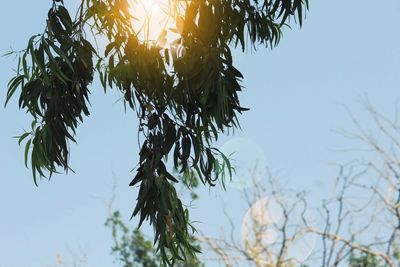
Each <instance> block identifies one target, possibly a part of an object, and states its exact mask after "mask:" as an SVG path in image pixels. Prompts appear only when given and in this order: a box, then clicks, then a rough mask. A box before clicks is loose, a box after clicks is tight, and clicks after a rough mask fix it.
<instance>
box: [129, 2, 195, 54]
mask: <svg viewBox="0 0 400 267" xmlns="http://www.w3.org/2000/svg"><path fill="white" fill-rule="evenodd" d="M187 2H188V1H182V0H131V2H130V11H131V14H132V16H133V19H132V26H133V30H134V31H135V32H136V34H137V36H138V38H139V39H140V40H141V41H142V42H145V43H148V44H149V45H158V46H161V47H164V46H165V45H167V44H169V43H171V42H173V41H174V40H176V39H178V38H179V37H180V32H181V30H182V29H181V28H182V26H181V23H180V21H181V20H182V17H183V15H184V12H185V9H186V5H187Z"/></svg>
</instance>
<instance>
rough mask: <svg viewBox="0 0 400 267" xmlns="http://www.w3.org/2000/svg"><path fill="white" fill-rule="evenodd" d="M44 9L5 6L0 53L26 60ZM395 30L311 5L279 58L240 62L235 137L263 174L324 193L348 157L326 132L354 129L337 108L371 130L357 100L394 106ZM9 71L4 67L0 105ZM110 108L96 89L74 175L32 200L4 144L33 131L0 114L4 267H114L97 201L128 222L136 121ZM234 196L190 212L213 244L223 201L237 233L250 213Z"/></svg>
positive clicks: (341, 8)
mask: <svg viewBox="0 0 400 267" xmlns="http://www.w3.org/2000/svg"><path fill="white" fill-rule="evenodd" d="M75 1H77V0H75ZM68 2H70V1H68ZM71 2H72V1H71ZM49 6H50V1H49V0H48V1H44V0H41V1H3V3H2V14H1V16H0V34H1V41H0V52H1V53H2V54H3V53H5V52H6V51H8V50H9V47H10V46H12V47H13V48H15V49H21V48H24V47H25V44H26V41H27V39H28V38H29V37H30V36H31V35H32V34H35V33H38V32H41V31H42V29H43V26H44V19H45V16H46V13H47V10H48V7H49ZM399 25H400V2H399V1H396V0H383V1H371V0H352V1H348V0H335V1H333V0H327V1H312V2H311V10H310V12H309V13H308V15H307V19H306V20H305V23H304V27H303V28H302V29H301V30H298V29H297V28H296V27H294V29H293V30H289V29H287V30H285V32H284V36H283V39H282V42H281V44H280V45H279V47H278V48H276V49H274V50H273V51H271V50H265V49H262V48H260V49H259V51H258V52H256V53H255V52H248V53H246V54H240V53H237V54H236V57H235V60H236V64H237V66H238V67H239V69H241V70H242V71H243V73H244V76H245V81H244V83H243V84H244V86H245V87H246V89H245V90H244V91H243V93H242V94H241V98H242V103H243V104H244V105H245V106H248V107H250V108H251V111H249V112H247V113H246V114H245V115H244V116H242V117H241V118H240V119H241V124H242V128H243V131H237V132H236V134H235V136H238V137H239V136H242V137H246V138H249V139H251V140H253V141H254V142H256V143H257V144H258V145H259V146H260V148H262V149H263V150H264V152H265V154H266V158H267V164H268V166H269V167H270V168H271V169H272V170H274V171H276V172H278V171H279V177H280V178H281V179H283V180H285V181H287V182H288V184H291V185H292V186H293V187H296V188H299V189H300V188H306V189H308V190H309V191H311V192H312V193H313V194H315V198H316V199H318V197H319V195H321V194H320V193H322V194H324V193H326V192H329V187H328V186H326V185H327V184H329V180H330V179H332V178H333V177H334V175H335V170H334V169H333V168H332V166H330V165H329V163H331V162H337V161H339V162H340V161H344V160H346V159H348V157H349V155H347V154H343V153H338V152H335V151H334V150H335V149H340V148H348V147H350V146H353V144H352V143H351V142H350V141H348V140H346V139H344V138H343V137H341V136H339V135H337V134H335V133H333V131H332V130H335V129H338V128H344V129H348V130H352V129H353V126H352V124H351V121H350V119H349V116H348V114H347V113H346V111H345V110H344V108H343V105H346V106H348V107H349V108H350V109H352V110H353V111H354V113H355V114H356V116H357V117H358V118H359V119H360V120H361V121H362V122H364V121H365V123H367V122H368V120H367V118H368V117H367V115H366V114H365V112H364V110H363V107H362V105H361V104H360V99H361V98H362V97H364V96H368V98H369V99H370V101H371V102H372V103H373V105H374V106H375V107H376V108H377V109H378V110H380V111H381V112H383V113H384V114H387V115H389V116H390V115H392V114H393V111H394V105H395V104H396V101H398V100H399V96H400V35H399ZM15 64H16V62H15V61H13V59H12V58H4V57H3V58H0V66H1V70H2V71H1V73H0V85H1V88H2V90H1V93H0V103H4V98H5V92H6V84H7V81H8V79H9V78H10V76H11V75H12V70H11V68H12V67H13V66H15ZM118 98H119V95H118V94H117V93H116V92H113V91H109V92H108V93H107V95H105V94H104V93H103V91H102V89H101V88H100V87H99V86H98V84H96V83H95V84H94V85H93V88H92V97H91V99H92V108H91V112H92V114H91V116H90V117H89V118H86V119H85V123H84V124H83V125H81V126H80V128H79V130H78V138H77V139H78V145H72V152H71V164H72V166H73V169H74V170H75V171H76V174H72V173H70V174H69V175H55V176H54V177H53V179H52V180H51V181H50V182H47V181H41V182H40V186H39V187H38V188H37V187H35V186H34V185H33V182H32V179H31V173H30V171H29V170H27V169H25V167H24V164H23V149H22V148H19V147H18V145H17V142H16V140H15V139H13V138H12V136H15V135H18V134H19V133H20V132H21V131H22V129H23V128H29V120H30V117H29V116H28V115H26V114H24V112H23V111H19V110H18V108H17V103H16V101H15V99H14V101H13V102H11V103H10V105H9V106H8V108H7V109H3V108H1V109H0V121H1V122H2V128H1V131H0V179H1V183H0V212H1V213H0V214H1V215H0V267H24V266H32V267H43V266H49V265H51V264H52V263H54V262H55V255H56V254H62V255H63V257H64V258H67V259H68V258H72V257H73V255H80V252H81V251H83V252H85V253H86V254H87V258H88V264H87V266H98V267H106V266H107V267H108V266H113V265H112V257H111V256H110V255H109V251H110V249H109V247H110V244H111V238H110V233H109V231H108V229H106V228H105V227H104V226H103V223H104V221H105V218H106V215H107V210H106V207H105V205H104V204H103V200H107V199H108V198H109V197H110V194H111V187H112V184H113V180H114V177H116V179H117V180H118V190H117V197H118V198H117V200H116V202H115V204H114V208H116V209H120V210H121V211H122V212H123V214H124V217H125V218H126V220H128V219H129V216H130V212H131V209H132V208H133V206H134V203H135V197H136V191H134V190H132V189H131V188H128V186H127V185H128V183H129V181H130V180H131V178H132V175H133V174H132V173H130V170H131V169H132V168H133V167H134V165H135V164H136V160H137V152H138V149H137V146H136V142H135V140H136V127H137V120H136V118H135V116H134V114H132V113H130V112H128V113H127V114H125V113H124V111H123V107H122V105H121V103H116V104H115V101H116V100H117V99H118ZM365 123H364V124H365ZM367 126H368V125H367ZM229 138H231V137H226V138H224V139H223V140H222V141H221V143H222V142H223V141H224V140H228V139H229ZM324 185H325V187H324ZM324 190H325V191H324ZM239 193H240V191H239V190H237V189H234V188H230V189H229V192H227V193H222V191H221V190H220V189H219V188H216V189H215V190H214V189H213V190H211V191H210V192H209V191H208V190H203V192H202V193H201V196H200V197H201V201H200V202H199V203H198V204H197V208H196V209H195V210H193V211H192V215H193V219H194V220H197V221H201V222H202V223H199V224H198V227H199V228H200V229H202V230H203V231H204V232H205V233H206V234H209V235H218V231H219V227H220V226H222V225H223V224H224V223H226V222H225V221H224V220H223V215H222V214H221V213H222V212H221V205H219V204H218V203H220V201H219V199H220V198H223V199H224V202H225V203H227V205H228V210H230V211H231V212H232V216H233V217H234V218H237V219H238V220H237V223H238V225H239V224H240V220H241V219H240V218H241V217H242V216H243V215H244V213H245V212H246V210H245V205H244V203H242V201H241V199H240V198H239V197H238V196H239ZM218 196H220V197H218ZM102 199H103V200H102ZM216 203H217V204H216ZM240 207H243V208H240ZM131 224H132V225H134V222H132V223H131Z"/></svg>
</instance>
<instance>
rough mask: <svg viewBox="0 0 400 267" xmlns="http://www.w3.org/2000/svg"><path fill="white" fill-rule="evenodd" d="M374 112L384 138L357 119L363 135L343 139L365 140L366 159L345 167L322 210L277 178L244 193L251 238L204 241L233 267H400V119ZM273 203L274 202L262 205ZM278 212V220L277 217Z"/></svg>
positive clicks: (217, 257)
mask: <svg viewBox="0 0 400 267" xmlns="http://www.w3.org/2000/svg"><path fill="white" fill-rule="evenodd" d="M367 111H368V113H369V114H370V117H371V118H372V121H373V122H374V124H375V126H376V127H375V128H377V129H378V131H377V132H372V131H371V130H370V129H366V128H365V127H363V126H362V125H361V123H360V122H359V121H358V120H356V119H355V118H354V117H353V116H352V119H353V122H354V125H355V126H356V127H357V129H358V131H357V133H355V134H354V133H348V132H345V133H344V134H345V135H346V136H347V137H349V138H352V140H355V141H361V143H362V145H363V147H362V150H357V151H364V153H363V154H362V155H360V158H357V159H355V160H352V161H350V162H348V163H346V164H339V165H338V167H339V171H338V175H337V177H336V179H335V188H334V190H333V191H334V194H333V195H332V196H331V197H330V198H328V199H325V200H324V201H323V202H322V205H320V204H318V206H319V207H318V206H317V207H315V203H313V202H312V201H311V200H310V199H308V197H307V194H306V192H298V191H294V190H290V189H289V188H287V187H285V188H283V187H282V186H280V184H279V183H278V182H277V180H276V179H274V178H273V177H272V176H271V175H270V176H269V178H270V179H269V183H268V185H267V186H265V185H262V184H256V186H254V187H253V189H250V190H246V191H245V192H244V196H245V199H246V200H247V202H248V204H249V211H248V213H247V214H249V216H248V217H247V220H246V218H245V220H244V221H243V223H242V234H243V229H245V233H246V235H242V240H241V242H240V241H238V240H237V239H235V238H234V236H233V235H231V238H226V237H221V238H215V237H202V238H201V239H200V241H201V242H202V243H203V244H205V245H206V246H207V247H208V249H209V250H210V251H211V252H213V253H214V254H215V255H216V259H217V260H218V261H220V262H222V263H223V266H226V267H233V266H244V265H245V264H250V265H251V266H257V267H270V266H271V267H272V266H274V267H275V266H280V267H292V266H301V264H303V266H322V267H331V266H348V267H383V266H390V267H394V266H399V265H400V247H399V244H400V243H399V242H400V228H399V222H400V197H399V196H400V183H399V177H400V170H399V156H398V150H399V149H400V142H399V140H400V127H399V123H398V121H397V116H396V117H395V119H394V120H390V119H388V118H387V117H385V116H383V115H382V114H380V113H378V112H377V111H376V110H375V109H373V108H372V107H371V106H370V105H369V104H368V105H367ZM396 115H398V114H396ZM368 154H369V155H368ZM266 196H267V201H269V202H267V201H265V202H261V204H262V205H259V204H258V203H260V199H261V200H263V199H265V197H266ZM271 207H272V208H271ZM273 208H275V211H276V212H277V214H276V217H279V218H278V219H274V218H271V214H270V211H271V210H272V209H273ZM315 208H318V209H317V212H315V213H314V215H312V214H311V215H310V211H311V210H312V209H315ZM231 225H234V224H233V223H231ZM233 230H234V229H232V233H233ZM272 232H273V233H274V235H273V238H272V240H271V236H272V235H271V233H272ZM310 240H311V241H310ZM299 244H300V245H301V246H299ZM296 245H297V246H296ZM305 247H306V248H307V249H308V254H307V255H304V256H303V257H301V258H299V257H297V255H293V254H292V253H291V252H292V251H293V249H295V250H301V249H304V248H305Z"/></svg>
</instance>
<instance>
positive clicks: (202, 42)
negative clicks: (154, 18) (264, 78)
mask: <svg viewBox="0 0 400 267" xmlns="http://www.w3.org/2000/svg"><path fill="white" fill-rule="evenodd" d="M132 1H133V0H132ZM137 1H139V0H137ZM174 2H175V1H171V0H170V1H169V7H172V6H173V5H174ZM177 2H178V1H177ZM131 4H132V3H131V1H128V0H82V3H81V5H80V7H79V10H78V12H77V16H76V17H75V18H74V19H72V18H71V16H70V13H69V11H68V10H67V9H66V8H65V7H64V3H63V1H62V0H53V4H52V7H51V9H50V10H49V12H48V18H47V26H46V28H45V31H44V32H43V33H42V34H39V35H35V36H33V37H32V38H31V39H30V40H29V42H28V46H27V48H26V50H23V51H22V52H21V54H20V58H19V64H18V68H17V73H16V75H15V77H13V78H12V79H11V80H10V82H9V84H8V92H7V99H6V104H7V102H8V101H9V100H10V98H11V97H12V96H13V95H14V94H15V92H16V91H17V89H19V90H20V91H19V92H20V93H19V94H20V97H19V106H20V108H22V109H25V110H27V111H28V112H29V113H30V114H31V115H32V117H33V122H32V127H31V128H32V131H30V132H25V133H23V134H22V135H21V136H20V138H19V143H21V142H23V141H25V163H26V165H27V166H28V165H30V167H31V169H32V174H33V179H34V182H35V184H37V177H38V176H39V177H46V176H51V175H52V174H53V173H56V172H58V171H59V168H60V167H61V168H62V169H64V170H65V171H68V170H69V169H70V166H69V162H68V161H69V142H71V141H72V142H75V138H76V129H77V126H78V124H79V123H82V122H83V118H84V117H85V116H88V115H89V109H88V106H89V95H90V92H89V86H90V84H91V83H92V81H93V77H94V74H95V73H98V74H99V77H100V81H101V84H102V86H103V87H104V90H105V91H106V90H108V89H110V88H116V89H118V90H120V91H121V93H122V94H123V96H124V103H125V105H126V106H128V107H129V108H131V109H132V110H133V111H134V112H136V114H137V116H138V118H139V126H138V134H139V135H140V137H141V139H140V140H142V142H141V147H140V152H139V162H138V167H137V169H136V173H135V175H134V178H133V180H132V182H131V183H130V186H139V188H140V189H139V194H138V197H137V203H136V207H135V209H134V211H133V216H139V218H140V222H139V226H140V225H141V224H142V223H143V222H144V221H146V220H148V221H149V222H150V224H151V225H153V226H154V232H155V240H154V241H155V243H157V248H158V251H159V253H160V255H161V258H162V261H163V264H164V265H173V264H174V262H175V261H176V260H185V258H186V257H187V256H193V255H194V254H195V252H197V248H196V247H195V246H193V245H192V244H191V243H192V242H191V237H192V231H194V230H195V229H194V228H193V227H192V226H191V224H190V221H189V215H188V210H187V209H186V208H184V206H183V205H182V202H181V200H180V199H179V197H178V195H177V192H176V190H175V187H174V184H175V183H178V182H179V178H178V177H182V176H183V177H187V178H188V179H189V180H191V179H192V178H193V177H194V176H196V177H198V178H199V179H200V180H201V181H202V183H203V184H208V185H210V186H214V185H215V184H216V183H217V182H218V181H219V182H221V183H222V184H224V181H225V180H226V178H229V176H230V175H231V171H232V168H231V165H230V163H229V160H228V158H227V157H226V156H225V155H223V154H222V153H221V152H220V151H219V150H218V149H216V148H214V147H213V142H214V141H216V140H217V139H218V134H219V133H220V132H222V133H223V132H226V131H228V130H229V129H234V128H237V127H239V122H238V117H237V116H238V114H240V113H242V112H243V111H246V110H247V109H246V108H244V107H242V106H241V105H240V101H239V97H238V93H239V92H240V91H241V90H242V87H241V85H240V83H241V80H242V79H243V76H242V74H241V72H240V71H239V70H238V69H237V68H235V66H234V65H233V58H232V53H231V49H232V48H235V47H238V46H239V47H241V49H242V51H245V49H246V48H247V47H248V46H249V47H250V48H257V47H258V46H259V45H264V46H266V47H274V46H276V45H277V44H278V42H279V40H280V38H281V29H282V27H283V26H284V25H286V23H288V21H289V20H290V19H294V20H297V21H298V23H299V24H300V25H301V24H302V19H303V17H304V13H303V12H304V9H307V8H308V1H307V0H264V1H262V0H260V1H256V0H252V1H251V0H241V1H239V0H208V1H206V0H204V1H179V5H184V9H183V10H184V12H173V11H171V12H170V14H169V16H171V17H172V18H173V19H174V21H176V25H177V29H176V31H177V32H179V38H177V39H176V40H175V41H173V42H172V43H171V44H169V45H168V46H162V45H157V44H156V43H151V42H149V41H146V40H141V39H140V38H139V35H140V33H139V32H138V31H135V30H134V29H135V27H133V26H132V23H134V22H135V19H136V18H135V16H134V14H132V10H131ZM171 10H175V9H173V8H171ZM88 31H92V32H93V33H94V34H95V36H96V37H102V38H103V37H105V38H106V39H107V42H108V44H107V46H106V48H105V51H97V50H96V49H94V46H93V45H92V44H91V42H89V41H88V40H87V38H86V35H87V32H88ZM167 156H168V158H170V159H172V162H173V166H174V169H177V170H178V172H179V173H180V175H178V176H177V175H175V174H174V173H173V172H172V170H170V169H169V168H167V164H166V159H167ZM28 159H30V163H29V164H28ZM185 184H186V185H188V186H190V184H188V183H185Z"/></svg>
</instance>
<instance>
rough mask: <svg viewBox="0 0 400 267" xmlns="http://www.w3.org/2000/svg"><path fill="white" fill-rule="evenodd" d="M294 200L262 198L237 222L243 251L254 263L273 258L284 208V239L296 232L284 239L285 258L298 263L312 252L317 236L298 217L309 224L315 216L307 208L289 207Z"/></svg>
mask: <svg viewBox="0 0 400 267" xmlns="http://www.w3.org/2000/svg"><path fill="white" fill-rule="evenodd" d="M294 201H296V200H294V199H291V198H283V197H282V198H279V199H278V198H277V197H272V196H271V197H269V196H268V197H263V198H261V199H259V200H257V201H256V202H254V203H253V204H252V205H251V207H250V208H249V209H248V211H247V212H246V214H245V216H244V218H243V221H242V224H241V232H240V234H241V241H242V244H243V247H244V249H245V251H246V252H247V253H248V254H249V255H252V256H253V257H255V258H256V259H257V261H258V262H260V261H261V262H265V264H273V263H274V261H276V258H274V257H275V256H276V255H278V254H279V250H280V248H281V244H282V241H283V240H282V239H283V235H282V231H281V229H282V226H283V223H284V220H285V216H284V210H290V209H291V212H290V218H289V223H288V226H287V229H286V231H287V232H286V234H287V238H291V237H292V236H294V233H296V237H295V238H293V240H290V243H289V242H288V244H289V245H288V248H287V252H286V254H285V255H284V257H285V260H286V261H288V262H290V263H291V264H294V265H300V264H302V263H303V262H304V261H306V260H307V259H308V258H309V257H310V255H311V253H312V252H313V250H314V247H315V245H316V241H317V238H318V236H317V235H316V234H314V233H312V232H311V231H309V228H308V227H309V225H308V226H306V225H304V224H303V221H302V216H304V217H305V218H307V221H308V222H311V223H313V222H314V221H315V220H314V219H315V217H314V216H313V213H312V212H311V210H306V211H304V210H303V208H302V207H301V205H297V206H293V204H294V203H295V202H294ZM293 207H295V208H293ZM292 208H293V209H292Z"/></svg>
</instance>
